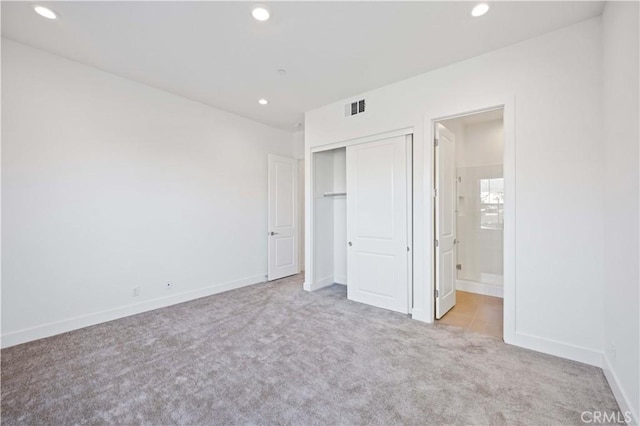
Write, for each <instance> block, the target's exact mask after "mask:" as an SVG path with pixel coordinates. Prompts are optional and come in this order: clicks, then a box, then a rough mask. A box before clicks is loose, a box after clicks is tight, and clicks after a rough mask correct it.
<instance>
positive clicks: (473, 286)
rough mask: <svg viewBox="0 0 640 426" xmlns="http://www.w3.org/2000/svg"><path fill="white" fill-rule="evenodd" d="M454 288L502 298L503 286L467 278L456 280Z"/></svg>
mask: <svg viewBox="0 0 640 426" xmlns="http://www.w3.org/2000/svg"><path fill="white" fill-rule="evenodd" d="M456 290H461V291H468V292H469V293H476V294H484V295H485V296H493V297H500V298H504V287H502V286H499V285H491V284H483V283H478V282H475V281H467V280H456Z"/></svg>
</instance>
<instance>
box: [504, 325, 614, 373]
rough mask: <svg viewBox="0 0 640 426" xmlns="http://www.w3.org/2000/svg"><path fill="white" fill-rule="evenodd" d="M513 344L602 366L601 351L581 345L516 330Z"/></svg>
mask: <svg viewBox="0 0 640 426" xmlns="http://www.w3.org/2000/svg"><path fill="white" fill-rule="evenodd" d="M513 345H515V346H520V347H522V348H526V349H531V350H533V351H536V352H542V353H545V354H549V355H555V356H559V357H560V358H566V359H570V360H572V361H578V362H582V363H584V364H589V365H593V366H595V367H602V353H601V352H598V351H595V350H593V349H589V348H584V347H582V346H575V345H571V344H568V343H564V342H559V341H557V340H551V339H546V338H544V337H539V336H533V335H531V334H526V333H522V332H517V331H516V334H515V340H514V342H513Z"/></svg>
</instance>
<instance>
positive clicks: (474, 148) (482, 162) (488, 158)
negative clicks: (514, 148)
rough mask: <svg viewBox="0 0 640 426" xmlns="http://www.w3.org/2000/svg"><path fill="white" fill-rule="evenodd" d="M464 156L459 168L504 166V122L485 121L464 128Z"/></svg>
mask: <svg viewBox="0 0 640 426" xmlns="http://www.w3.org/2000/svg"><path fill="white" fill-rule="evenodd" d="M463 152H464V154H463V155H462V157H461V161H459V162H458V167H477V166H493V165H496V164H502V161H503V159H502V157H503V153H504V126H503V125H502V120H492V121H485V122H482V123H474V124H467V125H465V126H464V150H463Z"/></svg>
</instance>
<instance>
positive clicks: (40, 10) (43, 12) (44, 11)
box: [33, 6, 58, 19]
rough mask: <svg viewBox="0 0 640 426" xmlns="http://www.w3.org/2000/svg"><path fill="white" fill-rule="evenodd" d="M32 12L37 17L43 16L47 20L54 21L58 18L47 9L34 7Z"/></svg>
mask: <svg viewBox="0 0 640 426" xmlns="http://www.w3.org/2000/svg"><path fill="white" fill-rule="evenodd" d="M33 10H35V11H36V13H37V14H38V15H40V16H43V17H45V18H47V19H56V18H57V17H58V15H57V14H56V13H55V12H54V11H53V10H51V9H49V8H48V7H44V6H35V7H34V8H33Z"/></svg>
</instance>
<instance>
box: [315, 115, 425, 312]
mask: <svg viewBox="0 0 640 426" xmlns="http://www.w3.org/2000/svg"><path fill="white" fill-rule="evenodd" d="M413 134H414V129H413V127H408V128H403V129H398V130H394V131H390V132H384V133H377V134H374V135H369V136H364V137H360V138H355V139H348V140H344V141H339V142H335V143H330V144H326V145H321V146H317V147H312V148H311V149H309V150H308V151H307V152H308V154H309V160H308V161H305V166H306V167H305V175H306V179H305V181H306V182H308V184H307V185H306V188H305V200H306V203H305V204H306V206H305V209H306V211H307V214H306V215H305V219H306V220H307V221H306V223H305V231H306V233H307V234H308V235H309V236H310V238H308V239H307V240H308V241H305V243H306V250H305V257H306V259H307V261H305V281H304V284H303V288H304V289H305V290H306V291H315V290H318V289H320V288H322V287H325V286H326V284H322V283H316V278H317V277H315V271H314V269H315V265H314V259H315V249H314V241H315V227H314V211H315V206H314V194H313V192H314V187H315V182H314V174H315V166H314V161H313V155H314V154H316V153H318V152H323V151H331V150H333V149H336V148H346V147H348V146H353V145H359V144H363V143H367V142H375V141H378V140H381V139H387V138H392V137H396V136H406V137H407V140H408V141H410V142H411V144H410V146H411V151H412V152H415V151H414V149H413ZM408 155H409V154H408ZM415 161H416V158H415V157H412V160H411V164H408V165H407V179H408V180H409V182H408V184H409V187H410V188H413V187H414V186H415V185H414V182H413V180H414V179H416V176H415V175H413V170H414V168H413V163H414V162H415ZM415 196H416V194H415V193H413V192H412V194H411V196H410V197H408V198H409V200H408V203H407V208H408V209H411V210H410V211H408V212H407V214H408V215H411V217H412V218H413V214H414V211H413V205H414V204H413V199H414V197H415ZM412 222H413V220H412V221H410V223H409V224H408V232H410V233H411V236H412V238H410V239H408V244H409V247H410V256H409V258H412V257H413V251H414V250H413V248H414V247H413V241H414V239H415V235H413V230H414V228H413V226H412ZM413 267H414V261H410V262H409V265H408V268H409V274H408V279H409V284H408V285H409V288H408V298H409V300H408V308H409V309H408V311H409V313H411V311H412V309H413V303H414V301H413V293H414V285H415V283H414V281H413V276H414V274H413ZM347 285H348V284H347Z"/></svg>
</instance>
